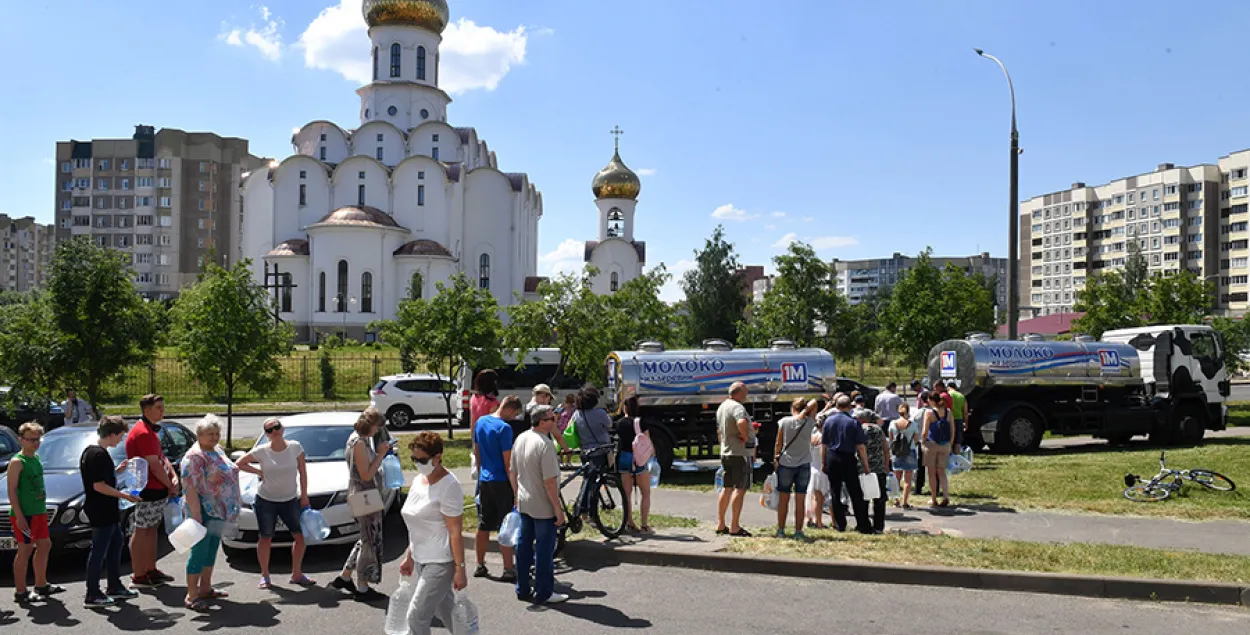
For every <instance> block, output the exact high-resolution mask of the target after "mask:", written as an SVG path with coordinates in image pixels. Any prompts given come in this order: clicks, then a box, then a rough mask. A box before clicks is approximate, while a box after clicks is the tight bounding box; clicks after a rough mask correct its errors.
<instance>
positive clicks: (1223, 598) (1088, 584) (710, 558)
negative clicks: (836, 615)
mask: <svg viewBox="0 0 1250 635" xmlns="http://www.w3.org/2000/svg"><path fill="white" fill-rule="evenodd" d="M492 542H493V541H492ZM564 553H565V556H566V558H569V559H571V560H579V559H582V558H586V559H593V560H595V561H598V562H604V561H607V562H610V563H614V564H636V565H644V566H660V567H684V568H687V569H703V570H707V571H723V572H727V573H757V574H764V575H777V576H787V577H796V578H811V579H818V580H845V581H851V582H875V583H878V584H906V585H916V586H935V587H954V588H964V589H983V590H987V591H1020V592H1027V593H1047V594H1051V595H1072V596H1082V597H1093V598H1105V599H1121V600H1150V601H1157V602H1201V603H1204V604H1223V605H1234V606H1247V605H1250V586H1242V585H1238V584H1230V583H1223V582H1198V581H1193V582H1189V581H1182V580H1150V579H1145V578H1120V577H1111V576H1090V575H1077V574H1063V573H1034V572H1026V571H993V570H986V569H964V568H955V567H931V566H916V565H897V564H882V563H861V562H848V561H813V560H799V559H795V558H756V557H751V556H743V555H738V554H727V553H710V554H702V553H674V552H664V551H653V550H648V549H638V548H634V547H613V546H610V545H602V544H594V543H590V542H588V541H583V540H579V541H571V542H569V543H568V544H567V545H565V547H564Z"/></svg>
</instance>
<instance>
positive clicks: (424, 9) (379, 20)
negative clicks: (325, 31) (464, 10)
mask: <svg viewBox="0 0 1250 635" xmlns="http://www.w3.org/2000/svg"><path fill="white" fill-rule="evenodd" d="M361 10H362V11H363V12H364V15H365V22H367V23H369V27H370V28H372V27H375V26H382V25H388V24H398V25H402V26H419V27H421V28H423V29H429V30H431V31H433V32H435V33H442V32H443V29H444V28H446V27H447V20H448V19H449V18H450V14H449V13H448V10H447V0H364V3H363V5H362V6H361Z"/></svg>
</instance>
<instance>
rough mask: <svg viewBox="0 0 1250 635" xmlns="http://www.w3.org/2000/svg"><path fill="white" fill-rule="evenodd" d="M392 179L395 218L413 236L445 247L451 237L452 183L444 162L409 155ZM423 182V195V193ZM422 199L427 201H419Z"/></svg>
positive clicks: (392, 208) (392, 205)
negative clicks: (448, 178)
mask: <svg viewBox="0 0 1250 635" xmlns="http://www.w3.org/2000/svg"><path fill="white" fill-rule="evenodd" d="M423 175H424V178H422V176H423ZM391 182H392V187H393V188H394V196H393V197H392V199H391V201H392V203H391V215H392V216H394V217H395V222H397V223H399V224H400V225H403V226H404V227H406V228H408V229H409V230H411V231H412V233H413V239H416V238H428V239H430V240H434V241H437V242H438V244H440V245H443V246H444V247H446V246H447V242H448V238H449V237H450V216H451V207H450V201H449V198H450V190H451V185H452V184H451V182H450V181H448V180H447V173H446V171H444V169H443V166H442V165H440V164H439V163H437V162H436V161H434V160H433V159H430V158H428V157H424V156H414V157H410V158H409V159H408V160H406V161H404V162H403V163H401V164H400V165H398V166H396V168H395V171H394V173H393V174H392V176H391ZM422 186H424V199H422V198H421V196H420V192H422V190H421V188H422ZM422 201H424V204H423V205H422V204H419V203H421V202H422Z"/></svg>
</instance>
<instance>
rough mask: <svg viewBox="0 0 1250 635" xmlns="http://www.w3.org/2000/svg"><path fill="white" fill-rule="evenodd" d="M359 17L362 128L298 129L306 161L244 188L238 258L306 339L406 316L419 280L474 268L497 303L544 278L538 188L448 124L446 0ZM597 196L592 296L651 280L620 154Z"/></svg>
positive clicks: (380, 7) (375, 9) (381, 6)
mask: <svg viewBox="0 0 1250 635" xmlns="http://www.w3.org/2000/svg"><path fill="white" fill-rule="evenodd" d="M363 12H364V19H365V21H366V22H367V23H368V25H369V39H370V40H371V43H372V55H373V57H372V59H373V81H372V82H371V83H369V84H368V85H366V86H363V87H361V88H359V89H358V90H357V91H356V92H357V94H358V95H359V96H360V126H359V127H357V128H355V129H354V130H353V129H344V128H341V127H339V126H338V125H336V124H334V123H331V122H329V121H313V122H311V123H309V124H307V125H305V126H304V127H303V128H301V129H300V130H299V131H298V132H296V133H295V134H294V135H293V137H292V139H291V142H292V145H293V146H294V147H295V151H296V154H294V155H292V156H290V157H288V158H287V159H285V160H283V161H281V162H280V163H276V164H274V165H271V166H270V167H267V168H264V169H259V170H256V171H253V172H252V173H250V174H249V175H247V177H246V178H245V180H244V181H243V185H242V196H243V210H244V213H243V232H242V234H243V239H242V256H243V257H245V258H251V259H252V262H253V263H254V267H255V276H256V279H257V281H260V282H264V283H267V284H268V285H269V286H271V287H273V286H278V287H280V290H278V291H277V295H278V297H279V301H278V304H279V310H280V315H281V317H282V319H283V320H285V321H287V322H288V323H290V324H292V325H294V326H295V327H296V331H297V334H298V337H299V338H300V339H303V340H307V339H311V338H312V337H313V336H314V334H316V333H344V334H345V335H346V336H348V337H351V338H353V339H360V340H368V339H370V335H371V334H369V333H367V332H366V330H367V325H368V324H369V323H370V322H372V321H374V320H385V319H393V318H394V317H395V311H396V307H397V306H398V304H399V302H400V301H401V300H403V299H404V297H405V296H406V294H407V292H408V286H409V282H410V280H412V278H413V273H414V272H420V273H421V277H422V280H423V288H422V289H421V293H422V294H423V295H424V296H425V297H429V296H430V295H431V294H433V293H435V291H436V289H435V284H436V283H438V282H441V281H446V280H448V279H449V278H450V277H451V276H453V275H454V274H455V273H457V272H464V273H465V274H466V275H467V276H469V277H470V278H471V279H472V280H475V281H476V282H477V284H478V285H480V286H481V287H482V288H484V289H488V290H489V291H490V292H491V293H492V294H493V295H494V296H495V298H496V300H498V302H499V304H500V305H501V306H508V305H511V304H515V303H516V302H517V301H518V300H517V296H518V295H520V296H522V297H526V296H529V297H533V293H534V291H535V289H536V288H537V286H538V283H539V282H540V281H541V280H542V278H539V277H538V276H537V263H538V220H539V219H540V218H541V217H542V214H543V199H542V195H541V194H540V193H539V192H538V190H537V189H536V188H535V186H534V185H533V184H532V183H530V181H529V178H528V177H527V176H526V175H525V174H523V173H516V172H502V171H500V170H499V168H498V162H497V161H496V157H495V153H494V152H492V151H490V150H489V149H488V148H487V145H486V142H485V141H483V140H482V139H480V138H479V137H478V135H477V131H476V130H474V129H473V128H463V127H453V126H451V125H450V124H449V123H447V106H448V104H449V103H450V102H451V97H450V96H449V95H448V94H447V93H446V92H444V91H443V90H441V89H440V88H439V86H438V74H439V45H440V43H441V41H442V36H441V33H442V31H443V29H444V28H445V27H446V26H447V22H448V18H449V12H448V7H447V3H446V0H364V3H363ZM616 132H617V133H618V134H619V130H618V131H616ZM592 189H593V190H594V193H595V198H596V199H597V200H596V203H597V205H598V207H599V211H600V214H599V215H600V220H599V236H600V240H599V241H595V242H589V243H587V245H586V261H587V262H588V263H591V264H594V265H595V266H596V267H598V268H599V270H600V275H599V276H598V277H597V278H596V280H595V284H594V288H595V290H596V292H599V293H609V292H611V291H613V290H615V289H616V288H617V287H619V286H620V285H622V284H624V283H625V282H627V281H629V280H631V279H633V278H634V277H636V276H638V275H639V274H640V273H641V272H642V266H643V262H644V261H645V253H646V249H645V245H644V244H643V243H640V242H635V241H634V240H633V235H634V207H635V205H636V204H637V196H638V192H639V189H640V183H639V180H638V177H637V175H635V174H634V173H633V172H632V171H630V170H629V169H628V168H627V167H625V165H624V163H623V162H622V161H621V159H620V154H619V151H618V152H617V153H616V154H615V155H614V156H613V158H612V161H611V162H610V163H609V164H608V166H607V167H605V168H604V169H603V170H601V171H600V172H599V173H598V174H597V175H596V176H595V178H594V181H593V182H592Z"/></svg>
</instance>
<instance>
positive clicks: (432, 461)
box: [399, 432, 469, 635]
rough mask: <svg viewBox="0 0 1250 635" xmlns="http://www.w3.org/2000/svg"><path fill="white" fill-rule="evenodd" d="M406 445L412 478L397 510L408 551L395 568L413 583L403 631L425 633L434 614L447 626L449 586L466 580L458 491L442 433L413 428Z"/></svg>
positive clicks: (458, 586) (451, 600)
mask: <svg viewBox="0 0 1250 635" xmlns="http://www.w3.org/2000/svg"><path fill="white" fill-rule="evenodd" d="M408 449H409V451H411V452H412V461H413V463H415V464H416V466H417V472H419V474H417V476H416V477H414V478H413V479H412V487H411V488H410V489H409V490H408V498H407V500H405V501H404V508H403V510H402V511H401V512H400V513H401V515H402V516H403V518H404V524H405V525H407V527H408V551H407V552H405V553H404V558H403V560H402V561H401V562H400V564H399V573H400V575H402V576H405V577H408V576H411V577H412V581H413V583H414V584H415V585H416V592H415V593H413V596H412V604H410V605H409V606H408V632H409V633H413V634H414V635H425V634H427V633H429V632H430V623H431V620H432V619H433V618H434V617H435V616H438V619H439V620H440V621H442V623H443V624H444V625H447V626H448V627H449V628H450V625H451V610H452V605H453V604H454V603H455V596H454V594H453V592H452V591H453V589H454V590H456V591H459V590H460V589H463V588H465V587H466V586H468V584H469V579H468V576H467V574H466V573H465V569H464V562H465V561H464V540H463V535H464V533H463V525H462V520H461V514H462V513H463V511H464V491H463V490H462V489H461V487H460V481H458V480H456V477H455V475H453V474H452V473H451V472H449V471H447V469H446V468H444V467H443V438H442V437H440V436H439V435H437V434H435V433H433V432H418V433H417V435H416V437H414V438H413V440H412V443H410V444H409V445H408Z"/></svg>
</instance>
